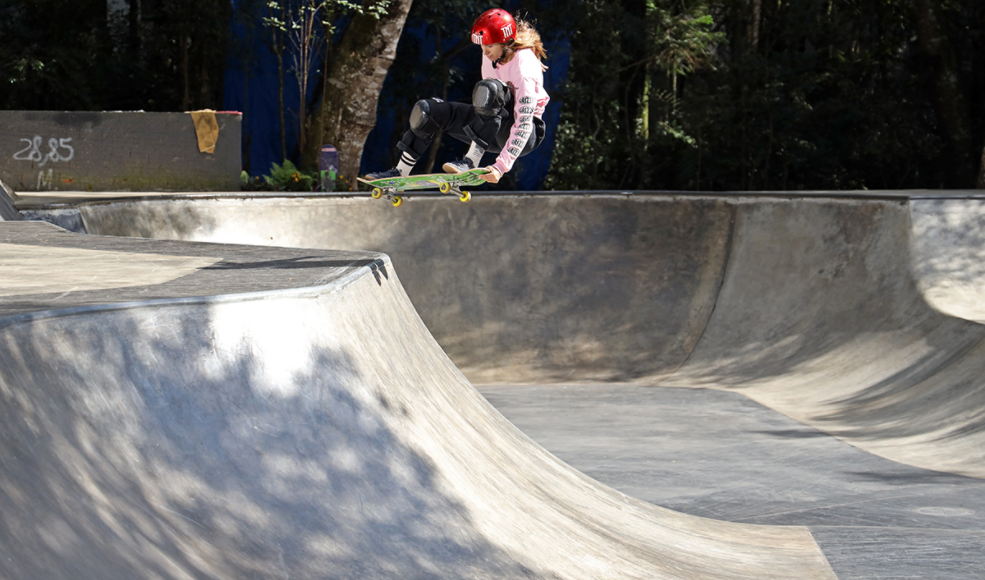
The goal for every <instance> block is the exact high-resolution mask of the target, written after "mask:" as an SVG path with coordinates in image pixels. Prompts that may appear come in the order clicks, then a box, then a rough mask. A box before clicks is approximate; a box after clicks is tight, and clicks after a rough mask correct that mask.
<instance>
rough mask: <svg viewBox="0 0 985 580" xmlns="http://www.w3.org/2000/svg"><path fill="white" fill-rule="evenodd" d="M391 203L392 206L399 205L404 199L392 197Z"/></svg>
mask: <svg viewBox="0 0 985 580" xmlns="http://www.w3.org/2000/svg"><path fill="white" fill-rule="evenodd" d="M391 203H392V204H393V207H400V206H401V205H403V203H404V200H403V199H401V198H399V197H394V198H393V201H392V202H391Z"/></svg>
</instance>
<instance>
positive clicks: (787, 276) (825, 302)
mask: <svg viewBox="0 0 985 580" xmlns="http://www.w3.org/2000/svg"><path fill="white" fill-rule="evenodd" d="M916 197H917V198H916V199H911V196H908V195H906V194H902V193H896V194H888V193H884V194H881V195H872V194H857V195H854V196H852V195H847V194H827V195H825V194H813V195H810V194H805V195H804V196H801V197H799V198H790V197H789V196H786V198H776V197H769V196H761V197H741V196H735V195H732V196H723V197H708V196H691V197H683V196H673V195H645V196H644V195H640V196H613V195H609V196H587V195H586V196H542V197H537V196H532V197H505V196H488V197H483V196H477V197H476V198H475V199H473V201H472V202H470V203H468V204H461V203H458V202H457V201H455V200H453V199H449V198H428V197H418V198H409V199H407V200H406V201H405V204H404V206H403V207H401V208H399V209H394V208H392V207H389V206H388V205H386V204H383V203H380V202H376V201H373V200H369V199H349V200H326V199H300V198H299V199H232V198H225V199H218V198H216V199H196V200H187V199H186V200H180V199H175V200H147V201H134V202H118V203H103V204H89V205H85V206H83V207H81V212H82V216H83V219H84V221H85V223H86V226H87V227H88V228H89V231H90V232H93V233H107V234H120V235H139V236H147V237H157V238H174V239H193V240H211V241H234V242H250V243H261V244H275V245H276V244H283V245H298V246H314V247H325V248H329V247H345V248H356V249H364V250H374V251H383V252H387V253H388V254H390V255H391V256H393V257H394V259H395V260H396V262H397V263H398V264H405V265H406V266H405V271H406V272H408V274H407V276H406V278H407V280H406V287H407V290H408V294H409V295H410V296H411V299H412V300H413V301H414V304H415V305H416V306H417V309H418V311H419V312H420V313H421V316H422V318H423V319H424V321H425V323H426V324H427V326H428V328H430V329H431V331H432V332H433V333H434V336H435V338H437V340H438V342H439V343H440V344H441V345H442V346H443V347H444V349H445V350H446V352H447V353H448V354H449V356H450V357H451V358H452V360H454V361H455V362H456V364H457V365H458V366H459V368H460V369H461V370H462V371H463V372H464V373H465V374H466V376H468V377H469V378H470V379H472V380H473V381H475V382H479V383H509V384H518V383H533V384H544V383H559V382H566V381H581V382H590V381H609V382H637V383H640V384H647V385H665V386H678V387H706V388H717V389H729V390H738V391H741V392H743V393H745V394H746V395H748V396H749V397H752V398H753V399H755V400H757V401H759V402H761V403H763V404H765V405H767V406H769V407H771V408H773V409H776V410H778V411H780V412H782V413H785V414H787V415H789V416H791V417H794V418H796V419H798V420H800V421H802V422H804V423H806V424H808V425H811V426H814V427H816V428H818V429H820V430H822V431H824V432H826V433H830V434H833V435H836V436H837V437H839V438H842V439H843V440H845V441H848V442H850V443H852V444H853V445H856V446H858V447H860V448H862V449H865V450H867V451H870V452H873V453H876V454H879V455H882V456H884V457H887V458H890V459H893V460H896V461H900V462H904V463H907V464H911V465H916V466H919V467H925V468H928V469H935V470H940V471H947V472H952V473H959V474H964V475H970V476H974V477H985V451H983V450H985V394H983V393H985V388H983V387H985V378H983V377H985V362H982V361H985V356H983V355H985V350H983V349H985V342H983V341H985V326H982V325H981V324H978V323H976V322H975V321H976V320H980V319H981V318H983V314H982V308H981V304H983V303H985V292H983V291H982V290H981V288H982V287H983V286H982V285H981V283H982V282H985V273H983V269H982V267H981V263H982V260H981V258H982V257H983V248H985V240H983V238H982V236H981V235H980V234H978V233H976V232H981V231H985V229H983V227H985V212H983V210H982V209H981V207H982V205H981V204H982V203H983V202H982V200H980V199H950V200H948V199H932V198H927V196H926V195H923V196H920V195H918V196H916Z"/></svg>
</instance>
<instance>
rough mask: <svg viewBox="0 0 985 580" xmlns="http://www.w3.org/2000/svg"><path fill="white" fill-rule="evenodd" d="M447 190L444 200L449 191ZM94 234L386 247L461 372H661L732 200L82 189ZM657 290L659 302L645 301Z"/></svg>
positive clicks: (624, 377)
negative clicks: (106, 196)
mask: <svg viewBox="0 0 985 580" xmlns="http://www.w3.org/2000/svg"><path fill="white" fill-rule="evenodd" d="M452 202H454V203H452ZM79 210H80V212H81V215H82V221H83V222H84V224H85V227H86V229H87V231H88V232H90V233H99V234H110V235H126V236H139V237H148V238H159V239H183V240H196V241H217V242H231V243H249V244H264V245H276V246H297V247H317V248H354V249H362V250H372V251H383V252H385V253H387V254H388V255H389V256H390V257H391V258H393V260H394V262H395V263H397V264H407V267H406V268H403V269H402V279H403V281H404V285H405V287H406V288H407V291H408V293H409V294H410V296H411V299H412V300H413V301H414V305H415V306H416V307H417V309H418V312H420V314H421V317H422V318H423V319H424V322H425V323H426V324H427V325H428V328H430V329H431V330H432V332H433V333H434V334H435V338H437V340H438V342H439V343H440V344H441V346H442V347H443V348H444V349H445V351H446V352H447V353H448V354H449V356H451V358H452V360H454V361H455V363H456V365H458V367H459V368H460V369H461V370H462V371H463V372H464V373H465V374H466V376H468V377H469V378H470V379H471V380H472V381H473V382H493V381H504V380H509V381H515V382H516V381H519V382H527V383H534V384H535V383H540V382H545V381H553V382H557V381H566V380H571V379H572V378H582V379H590V380H604V381H631V380H637V379H639V380H648V381H652V380H653V378H654V377H661V376H666V375H668V374H669V373H672V372H673V371H674V370H676V369H677V367H678V366H680V365H681V363H683V362H684V361H685V360H686V358H687V356H688V355H689V353H690V352H691V350H692V349H693V348H694V345H695V343H696V341H697V340H698V337H699V336H700V333H701V331H702V330H703V328H704V326H705V324H706V322H707V319H708V317H709V316H710V314H711V309H712V307H713V305H714V299H715V296H716V295H717V293H718V285H719V284H720V283H721V278H722V272H723V268H724V265H725V259H726V256H727V245H728V241H729V239H730V233H729V232H730V229H731V227H732V226H731V224H732V221H733V219H734V212H735V206H734V205H733V204H730V203H728V202H726V201H724V200H722V199H676V198H670V199H664V198H657V199H654V198H646V197H640V198H635V197H627V196H602V197H588V196H579V197H543V198H537V197H516V196H513V197H477V198H476V199H473V201H471V202H469V203H461V202H460V201H458V199H457V198H456V197H454V196H439V197H415V198H408V199H407V200H405V202H404V205H403V206H402V207H400V208H393V207H391V206H390V205H389V204H388V203H383V202H382V201H380V200H373V199H370V198H368V197H367V198H361V199H360V198H349V199H333V198H325V197H316V198H280V199H278V198H269V197H260V198H248V199H227V198H205V199H187V198H181V199H147V200H133V201H125V200H118V201H114V202H105V203H92V204H84V205H82V206H80V207H79ZM656 304H659V305H660V307H659V308H655V307H654V305H656Z"/></svg>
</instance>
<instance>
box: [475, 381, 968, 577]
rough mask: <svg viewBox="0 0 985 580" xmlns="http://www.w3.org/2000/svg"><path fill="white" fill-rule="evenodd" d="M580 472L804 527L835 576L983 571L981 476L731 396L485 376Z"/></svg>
mask: <svg viewBox="0 0 985 580" xmlns="http://www.w3.org/2000/svg"><path fill="white" fill-rule="evenodd" d="M480 391H481V392H482V394H483V395H484V396H485V397H486V398H487V399H488V400H489V402H491V403H492V404H493V405H494V406H495V407H496V408H497V409H498V410H499V411H501V412H502V413H503V414H504V415H505V416H506V418H507V419H509V420H510V421H511V422H512V423H513V424H514V425H516V426H517V427H519V428H520V429H521V430H522V431H523V432H524V433H526V434H528V435H530V436H531V437H532V438H533V439H534V440H536V441H537V442H538V443H540V444H541V445H543V446H544V447H545V448H547V449H548V450H549V451H550V452H551V453H553V454H555V455H557V456H558V458H560V459H562V460H563V461H565V462H566V463H568V464H569V465H571V466H572V467H574V468H575V469H578V470H580V471H582V472H583V473H585V474H586V475H588V476H590V477H592V478H594V479H597V480H598V481H600V482H602V483H605V484H607V485H611V486H612V487H614V488H616V489H618V490H619V491H622V492H623V493H626V494H628V495H632V496H633V497H638V498H640V499H644V500H646V501H649V502H652V503H655V504H657V505H661V506H665V507H668V508H671V509H674V510H676V511H680V512H684V513H688V514H693V515H700V516H703V517H709V518H714V519H723V520H729V521H735V522H745V523H756V524H771V525H774V524H781V525H790V524H796V525H806V526H808V527H809V528H810V530H811V533H812V534H813V535H814V538H815V540H817V542H818V545H819V546H820V547H821V550H822V551H823V552H824V555H825V556H826V557H827V559H828V561H829V562H830V564H831V567H832V568H833V569H834V571H835V573H836V574H837V575H838V578H839V579H840V580H862V579H865V580H874V579H899V578H913V579H915V578H921V579H932V580H937V579H947V580H977V579H980V578H985V481H982V480H980V479H974V478H969V477H962V476H957V475H950V474H947V473H941V472H937V471H929V470H923V469H918V468H914V467H909V466H906V465H903V464H900V463H896V462H892V461H889V460H887V459H883V458H880V457H877V456H875V455H871V454H869V453H866V452H864V451H862V450H860V449H858V448H856V447H852V446H850V445H847V444H845V443H843V442H840V441H838V440H836V439H834V438H832V437H830V436H827V435H825V434H824V433H821V432H820V431H817V430H816V429H813V428H811V427H807V426H805V425H803V424H802V423H799V422H797V421H794V420H793V419H790V418H789V417H786V416H784V415H782V414H780V413H777V412H775V411H773V410H771V409H767V408H766V407H763V406H762V405H759V404H757V403H755V402H753V401H751V400H749V399H748V398H746V397H744V396H742V395H741V394H738V393H730V392H725V391H718V390H711V389H675V388H652V387H643V386H634V385H620V386H619V387H618V388H613V386H612V385H540V386H524V387H517V386H509V385H505V386H504V385H498V386H495V385H484V386H482V387H480Z"/></svg>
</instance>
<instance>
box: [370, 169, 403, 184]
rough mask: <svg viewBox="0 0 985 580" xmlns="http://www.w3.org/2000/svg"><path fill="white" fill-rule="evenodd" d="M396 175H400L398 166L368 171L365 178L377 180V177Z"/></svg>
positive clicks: (392, 176)
mask: <svg viewBox="0 0 985 580" xmlns="http://www.w3.org/2000/svg"><path fill="white" fill-rule="evenodd" d="M394 177H400V170H399V169H397V168H396V167H394V168H393V169H388V170H386V171H379V172H377V173H367V174H366V177H365V179H366V180H367V181H376V180H377V179H393V178H394Z"/></svg>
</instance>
